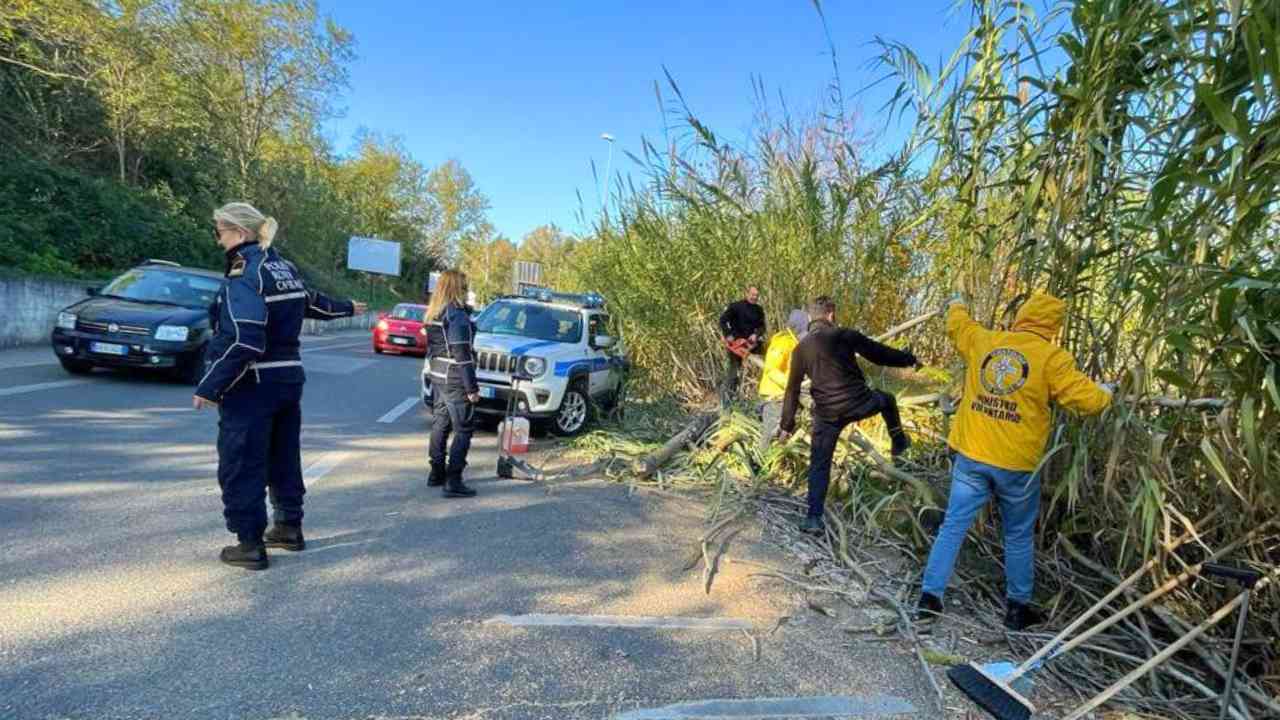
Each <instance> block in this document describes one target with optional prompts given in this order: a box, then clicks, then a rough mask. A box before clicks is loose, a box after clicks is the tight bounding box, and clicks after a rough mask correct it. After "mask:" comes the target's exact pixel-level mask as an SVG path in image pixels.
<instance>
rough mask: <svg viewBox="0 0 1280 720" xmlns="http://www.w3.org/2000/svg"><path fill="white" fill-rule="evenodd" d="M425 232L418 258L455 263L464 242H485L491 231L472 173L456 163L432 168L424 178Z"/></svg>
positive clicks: (485, 205) (486, 204)
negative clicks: (426, 197) (426, 199)
mask: <svg viewBox="0 0 1280 720" xmlns="http://www.w3.org/2000/svg"><path fill="white" fill-rule="evenodd" d="M427 193H428V194H429V195H430V198H431V204H430V206H429V208H428V211H427V213H428V228H429V230H428V232H427V237H426V238H425V239H424V240H423V243H422V245H421V247H420V248H418V252H419V254H421V255H422V256H424V257H435V258H442V259H444V260H445V261H446V262H451V263H452V262H456V261H457V259H458V248H459V245H460V244H461V242H462V241H463V240H465V239H468V238H471V239H480V238H487V237H488V236H489V235H490V234H491V233H492V228H491V227H490V226H489V223H488V221H487V220H486V219H485V215H486V213H487V212H488V211H489V207H490V205H489V199H488V198H487V197H485V196H484V194H483V193H481V192H480V189H479V188H477V187H476V182H475V180H474V179H473V178H472V177H471V173H469V172H467V169H466V168H464V167H463V166H462V163H460V162H458V161H457V160H456V159H450V160H448V161H447V162H445V163H444V164H442V165H439V166H437V167H435V168H432V170H431V172H430V173H429V174H428V175H427Z"/></svg>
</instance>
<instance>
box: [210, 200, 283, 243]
mask: <svg viewBox="0 0 1280 720" xmlns="http://www.w3.org/2000/svg"><path fill="white" fill-rule="evenodd" d="M213 219H214V220H215V221H216V222H223V223H226V224H228V225H235V226H236V227H238V228H240V229H241V230H244V231H245V232H247V233H249V236H250V238H251V239H252V238H257V240H258V245H260V246H261V247H262V249H263V250H266V249H267V248H269V247H271V241H272V240H274V239H275V237H276V230H277V229H278V228H279V227H280V225H279V223H277V222H276V219H275V218H273V217H268V216H266V215H263V214H262V213H261V212H259V211H258V208H256V207H254V206H252V205H250V204H249V203H243V202H230V203H227V204H226V205H223V206H222V207H220V208H218V209H217V210H214V211H213Z"/></svg>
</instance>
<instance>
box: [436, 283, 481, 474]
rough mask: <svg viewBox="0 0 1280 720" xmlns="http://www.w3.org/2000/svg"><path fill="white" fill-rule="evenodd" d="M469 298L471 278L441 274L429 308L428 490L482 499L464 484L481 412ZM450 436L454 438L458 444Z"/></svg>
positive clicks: (473, 329)
mask: <svg viewBox="0 0 1280 720" xmlns="http://www.w3.org/2000/svg"><path fill="white" fill-rule="evenodd" d="M466 297H467V276H466V275H463V274H462V273H461V272H458V271H457V270H446V271H445V272H443V273H441V274H440V279H439V280H438V281H437V284H436V289H435V292H434V293H433V294H432V296H431V303H430V304H429V305H427V317H426V322H427V357H428V358H429V360H428V362H429V363H430V373H431V391H432V400H433V405H432V408H433V411H434V412H433V418H432V423H431V442H430V446H429V448H428V456H429V459H430V462H431V472H430V474H429V475H428V476H427V485H430V486H433V487H439V486H444V489H443V494H444V496H445V497H472V496H474V495H475V494H476V491H475V490H472V489H471V488H469V487H467V485H466V484H465V483H463V482H462V470H463V468H465V467H466V466H467V451H468V450H469V449H470V448H471V433H472V431H473V430H474V429H475V413H476V407H475V406H476V403H477V402H478V401H479V400H480V386H479V385H478V384H477V382H476V363H475V349H474V346H473V343H474V341H475V327H474V324H473V323H472V320H471V314H470V313H469V312H468V311H467V307H466V304H465V303H466ZM450 435H453V442H452V444H450V443H449V436H450ZM446 446H447V448H446ZM446 450H447V452H446Z"/></svg>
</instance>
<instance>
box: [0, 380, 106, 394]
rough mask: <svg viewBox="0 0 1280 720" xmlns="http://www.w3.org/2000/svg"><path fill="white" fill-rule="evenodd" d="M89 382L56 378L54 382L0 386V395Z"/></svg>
mask: <svg viewBox="0 0 1280 720" xmlns="http://www.w3.org/2000/svg"><path fill="white" fill-rule="evenodd" d="M86 382H89V381H88V380H58V381H56V382H45V383H36V384H35V385H19V386H17V387H8V388H0V397H8V396H10V395H23V394H26V393H33V392H40V391H41V390H53V389H55V388H62V387H70V386H72V385H80V384H82V383H86Z"/></svg>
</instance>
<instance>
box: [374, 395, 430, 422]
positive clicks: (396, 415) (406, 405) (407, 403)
mask: <svg viewBox="0 0 1280 720" xmlns="http://www.w3.org/2000/svg"><path fill="white" fill-rule="evenodd" d="M420 402H422V401H421V400H419V399H418V398H416V397H410V398H405V399H404V402H402V403H400V404H399V405H397V406H395V407H393V408H391V409H390V410H388V411H387V414H386V415H383V416H382V417H380V418H378V422H380V423H393V422H395V421H396V420H399V419H400V416H401V415H403V414H405V413H407V412H409V410H410V409H412V408H413V406H414V405H417V404H418V403H420Z"/></svg>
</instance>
